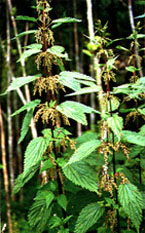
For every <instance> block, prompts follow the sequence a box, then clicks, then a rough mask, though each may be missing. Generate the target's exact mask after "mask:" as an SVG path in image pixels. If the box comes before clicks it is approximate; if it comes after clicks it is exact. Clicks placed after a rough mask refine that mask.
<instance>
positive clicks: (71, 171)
mask: <svg viewBox="0 0 145 233" xmlns="http://www.w3.org/2000/svg"><path fill="white" fill-rule="evenodd" d="M63 172H64V174H65V176H66V177H67V178H68V179H69V180H71V181H72V182H73V183H74V184H76V185H79V186H81V187H82V188H85V189H88V190H90V191H92V192H96V193H97V192H98V187H97V177H96V172H95V171H94V169H93V168H92V167H91V166H89V165H88V164H87V163H86V162H85V161H79V162H75V163H72V164H67V165H65V166H64V167H63Z"/></svg>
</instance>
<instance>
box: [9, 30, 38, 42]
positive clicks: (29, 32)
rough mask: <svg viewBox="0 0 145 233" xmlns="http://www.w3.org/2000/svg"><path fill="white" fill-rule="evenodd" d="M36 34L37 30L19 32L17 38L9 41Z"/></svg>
mask: <svg viewBox="0 0 145 233" xmlns="http://www.w3.org/2000/svg"><path fill="white" fill-rule="evenodd" d="M36 32H37V30H28V31H25V32H21V33H20V34H18V35H17V36H15V37H14V38H12V39H11V40H15V39H16V38H17V37H22V36H25V35H29V34H33V33H36Z"/></svg>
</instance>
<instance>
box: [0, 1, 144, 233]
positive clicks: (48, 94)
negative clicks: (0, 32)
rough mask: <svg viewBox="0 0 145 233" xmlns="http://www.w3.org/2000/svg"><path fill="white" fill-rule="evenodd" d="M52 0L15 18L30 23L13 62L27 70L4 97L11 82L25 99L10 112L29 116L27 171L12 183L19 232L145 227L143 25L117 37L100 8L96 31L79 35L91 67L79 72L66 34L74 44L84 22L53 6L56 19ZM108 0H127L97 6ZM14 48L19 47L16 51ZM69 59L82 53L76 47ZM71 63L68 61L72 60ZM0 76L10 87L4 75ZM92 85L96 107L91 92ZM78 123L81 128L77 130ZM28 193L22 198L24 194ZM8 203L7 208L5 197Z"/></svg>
mask: <svg viewBox="0 0 145 233" xmlns="http://www.w3.org/2000/svg"><path fill="white" fill-rule="evenodd" d="M54 2H55V1H52V3H51V1H49V0H37V1H36V6H33V9H35V11H36V12H37V14H38V15H36V13H34V15H33V17H32V16H26V15H25V16H24V15H21V16H17V17H16V20H18V21H19V22H27V21H28V22H30V28H29V29H28V30H25V31H24V32H22V31H21V32H20V33H19V34H17V35H14V37H13V39H12V43H13V41H15V40H16V41H17V42H18V41H19V40H21V39H22V38H24V37H25V38H27V36H28V35H29V36H31V37H30V38H31V39H30V40H29V42H30V43H29V44H26V45H25V47H24V50H23V53H21V54H20V57H19V58H18V59H17V65H16V68H17V67H19V66H22V68H23V65H24V62H26V67H27V70H28V75H26V74H25V75H24V73H23V75H22V77H17V78H14V77H13V79H12V80H11V82H10V84H9V85H8V87H7V89H6V91H5V92H4V93H3V94H1V98H2V104H3V103H4V101H5V98H6V97H5V96H6V95H9V94H10V93H14V92H13V91H15V92H17V93H18V94H19V96H20V98H21V100H22V102H23V106H20V108H18V109H15V111H14V113H13V114H11V117H12V119H15V118H16V117H18V116H19V114H21V115H23V120H22V124H21V129H20V137H19V140H18V144H19V145H20V144H22V148H23V150H22V151H23V155H24V159H23V164H24V165H23V171H22V172H21V174H19V175H18V176H17V178H16V179H15V185H14V189H13V190H12V194H13V196H14V197H15V199H13V200H12V201H11V205H12V206H11V213H12V232H14V233H16V232H24V233H26V232H39V233H41V232H49V233H53V232H54V233H55V232H59V233H68V232H76V233H85V232H88V231H90V232H98V233H103V232H104V233H106V232H108V233H109V232H118V233H119V232H124V233H125V232H130V233H133V232H137V233H139V232H140V233H141V232H144V230H145V229H144V226H142V225H143V224H142V222H143V219H144V209H145V203H144V197H145V193H144V190H145V186H144V182H145V177H144V175H145V173H144V169H145V150H144V148H145V124H144V120H145V104H144V99H145V77H143V69H142V66H143V59H142V58H144V48H142V44H143V40H144V38H145V34H144V33H143V32H142V26H141V24H140V23H139V22H138V23H137V24H136V27H135V28H133V31H132V33H131V34H127V35H125V33H127V32H125V31H124V32H121V33H120V37H119V38H117V39H116V38H115V36H116V33H114V30H112V29H111V27H110V24H109V22H108V23H106V22H105V21H106V18H105V17H106V15H105V16H104V15H103V13H102V15H101V17H102V22H101V20H96V24H95V30H96V31H95V36H94V39H93V40H92V39H90V37H89V36H85V39H84V38H83V37H81V38H79V41H78V44H79V43H82V40H85V41H86V42H85V43H84V44H83V46H82V44H81V45H80V47H81V46H82V47H83V56H86V63H84V64H85V65H84V66H85V67H84V70H87V72H78V70H76V71H74V69H71V66H73V65H70V66H69V65H68V64H67V63H69V62H71V61H70V59H69V55H68V53H67V52H66V50H65V48H64V47H63V41H64V44H66V48H67V47H69V45H68V41H67V40H68V39H69V38H68V36H66V35H67V33H68V27H69V26H70V27H71V29H72V26H71V25H74V24H75V25H76V24H78V29H80V28H81V26H80V24H81V20H80V19H77V18H76V17H75V16H74V15H73V16H72V17H66V16H64V15H63V17H58V18H57V17H56V15H55V18H54V19H51V18H50V15H51V12H52V11H53V9H52V8H51V4H52V6H53V8H54V12H57V1H56V4H54ZM60 2H61V1H60ZM58 4H59V3H58ZM61 4H62V3H61ZM79 4H80V3H79ZM105 4H106V5H107V6H108V8H111V6H113V8H112V9H113V10H115V9H116V8H117V7H118V4H121V3H116V5H115V1H109V0H108V1H107V3H105V1H101V3H100V4H99V6H98V8H99V7H105ZM124 4H126V3H124ZM135 4H138V6H140V5H141V6H143V5H145V2H144V1H139V2H138V1H136V3H135ZM28 5H29V3H28ZM99 9H100V8H99ZM13 10H14V9H13ZM83 10H84V9H82V11H83ZM69 11H70V9H69V10H68V12H69ZM115 12H116V11H115ZM11 13H12V12H11ZM67 14H68V13H67ZM98 14H99V13H98ZM119 14H121V13H120V11H119V10H118V12H116V13H115V16H116V18H117V20H118V21H119V20H120V19H119ZM124 15H125V14H124ZM52 16H54V14H53V13H52ZM120 17H122V15H121V16H120ZM97 18H98V17H97ZM139 18H141V19H142V18H144V15H141V16H139ZM111 20H112V19H111ZM33 25H35V26H36V25H37V28H36V27H35V28H34V26H33ZM64 25H67V26H66V27H65V26H64ZM108 25H109V26H108ZM115 25H116V29H117V30H120V29H119V27H121V25H120V26H119V25H118V24H117V22H115ZM22 27H23V26H22ZM61 27H64V31H63V29H60V28H61ZM57 28H58V31H57ZM109 29H110V31H111V32H112V37H113V38H111V36H110V34H109ZM65 30H66V32H65ZM54 32H56V33H54ZM57 33H58V35H59V37H60V38H61V37H62V38H63V37H64V35H65V37H67V38H64V40H61V45H59V42H58V38H57V39H56V42H57V43H56V42H55V40H54V34H56V35H57ZM63 33H64V35H61V34H63ZM71 33H72V31H71ZM71 33H70V34H71ZM123 33H124V34H123ZM55 38H56V36H55ZM2 45H3V43H2ZM15 52H16V51H14V49H13V51H12V53H13V55H14V57H15ZM34 57H35V58H34ZM71 58H72V59H75V55H73V56H72V57H71ZM34 59H35V63H36V67H35V65H34ZM89 59H90V60H91V61H92V65H91V67H90V71H91V73H92V75H88V73H89V72H88V67H87V68H86V66H87V61H89ZM76 61H77V59H76ZM72 64H73V61H72ZM67 66H69V69H67V68H65V67H67ZM18 69H19V68H18ZM4 70H5V69H4ZM17 72H18V73H19V71H17ZM17 72H16V73H17ZM85 73H86V74H85ZM2 76H3V74H2ZM28 84H30V90H29V91H30V94H31V96H32V100H31V99H29V101H27V100H26V101H24V100H25V99H23V93H24V91H20V90H21V88H23V87H25V86H26V87H27V88H28ZM2 85H3V86H5V81H3V82H2ZM2 89H3V88H2ZM22 90H23V89H22ZM26 93H27V92H26ZM92 93H93V94H94V96H95V98H94V100H95V105H94V106H90V104H89V101H88V99H89V98H91V97H89V95H91V96H92ZM78 96H83V98H81V99H79V98H77V97H78ZM15 98H18V97H17V96H15ZM4 109H5V107H4ZM21 115H20V116H21ZM89 115H91V117H93V118H94V119H95V124H94V125H91V119H89ZM17 119H18V118H17ZM15 124H17V122H16V123H15ZM79 124H81V125H82V135H81V136H79V137H77V133H76V131H77V126H78V125H79ZM78 127H79V126H78ZM90 129H91V130H90ZM30 131H31V133H32V138H31V136H30ZM14 134H15V133H14ZM16 141H17V140H16ZM16 141H15V143H16ZM2 168H3V167H2ZM15 173H17V174H18V173H20V170H18V171H17V170H16V172H15ZM2 186H4V185H3V184H2ZM3 190H4V188H3ZM22 190H23V194H22ZM3 192H4V191H3ZM19 193H20V195H19ZM2 195H3V193H2ZM22 196H23V201H22V200H21V201H20V202H17V200H19V198H20V197H22ZM2 211H3V212H6V207H5V205H4V204H3V205H2ZM20 212H22V214H21V217H20ZM5 222H6V220H5V218H4V219H2V224H4V223H5ZM9 232H10V231H9Z"/></svg>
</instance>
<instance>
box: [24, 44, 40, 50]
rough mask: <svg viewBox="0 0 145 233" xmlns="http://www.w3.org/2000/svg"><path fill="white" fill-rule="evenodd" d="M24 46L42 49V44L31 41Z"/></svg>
mask: <svg viewBox="0 0 145 233" xmlns="http://www.w3.org/2000/svg"><path fill="white" fill-rule="evenodd" d="M24 48H26V49H42V44H37V43H33V44H29V45H27V46H25V47H24Z"/></svg>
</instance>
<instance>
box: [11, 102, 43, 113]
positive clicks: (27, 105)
mask: <svg viewBox="0 0 145 233" xmlns="http://www.w3.org/2000/svg"><path fill="white" fill-rule="evenodd" d="M38 104H40V100H38V99H36V100H33V101H30V102H29V103H27V104H25V105H24V106H22V107H21V108H19V109H18V110H17V111H16V112H14V113H13V114H12V115H11V117H13V116H15V115H17V114H19V113H21V112H23V111H25V110H29V109H34V108H35V107H36V106H37V105H38Z"/></svg>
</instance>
